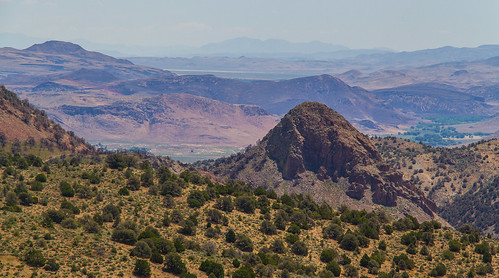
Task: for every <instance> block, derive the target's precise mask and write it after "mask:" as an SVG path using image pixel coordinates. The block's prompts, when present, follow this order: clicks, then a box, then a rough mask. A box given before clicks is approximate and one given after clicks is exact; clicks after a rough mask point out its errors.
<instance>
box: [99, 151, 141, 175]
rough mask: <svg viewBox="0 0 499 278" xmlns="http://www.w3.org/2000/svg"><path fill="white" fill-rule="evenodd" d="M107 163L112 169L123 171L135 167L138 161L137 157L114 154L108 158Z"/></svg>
mask: <svg viewBox="0 0 499 278" xmlns="http://www.w3.org/2000/svg"><path fill="white" fill-rule="evenodd" d="M106 163H107V165H108V167H109V168H111V169H118V170H120V171H121V170H123V169H125V168H126V167H135V166H136V163H137V161H136V159H135V157H133V156H131V155H127V154H120V153H113V154H109V155H108V156H107V157H106Z"/></svg>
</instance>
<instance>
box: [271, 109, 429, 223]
mask: <svg viewBox="0 0 499 278" xmlns="http://www.w3.org/2000/svg"><path fill="white" fill-rule="evenodd" d="M262 144H264V145H265V151H266V152H267V155H268V157H269V158H270V159H272V160H274V161H275V162H276V164H277V167H278V168H279V171H280V172H281V173H282V177H283V178H284V179H285V180H293V179H296V178H298V177H299V175H300V174H301V173H303V172H305V171H311V172H313V173H315V174H316V175H317V178H318V179H319V180H326V179H332V180H333V181H336V180H337V179H338V178H340V177H344V178H347V179H348V181H349V183H350V186H349V188H348V189H347V191H346V194H347V195H348V196H349V197H351V198H354V199H362V198H364V196H365V195H366V194H365V190H368V189H370V190H371V191H372V201H373V202H374V203H377V204H382V205H385V206H396V205H397V197H399V196H400V197H404V198H407V199H409V200H412V201H413V202H415V203H417V204H418V205H419V206H421V207H422V208H423V209H424V210H425V211H426V212H427V213H429V214H432V211H435V210H436V206H435V204H434V203H433V202H431V201H430V200H428V199H426V198H425V197H424V195H423V194H422V193H421V192H420V191H419V190H418V189H417V188H416V187H415V186H413V185H412V184H410V183H409V182H407V181H404V180H403V178H402V173H400V172H397V171H394V170H391V169H390V167H389V166H388V165H387V164H386V163H384V162H383V160H382V158H381V155H380V154H379V153H378V151H377V150H376V148H375V147H374V145H373V144H372V143H371V141H370V140H369V138H367V137H366V136H365V135H363V134H362V133H360V132H359V131H357V130H356V129H355V128H354V127H353V126H352V125H351V124H350V123H349V122H348V121H347V120H345V118H343V117H342V116H341V115H340V114H338V113H337V112H335V111H334V110H332V109H331V108H329V107H327V106H326V105H323V104H320V103H317V102H305V103H302V104H300V105H298V106H296V107H295V108H293V109H292V110H291V111H289V113H288V114H286V115H285V116H284V118H283V119H282V120H281V122H280V123H279V124H278V125H277V126H276V127H275V128H273V129H272V130H271V131H270V132H269V133H268V134H267V136H265V137H264V138H263V140H262Z"/></svg>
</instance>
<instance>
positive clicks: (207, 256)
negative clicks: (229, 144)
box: [0, 151, 499, 278]
mask: <svg viewBox="0 0 499 278" xmlns="http://www.w3.org/2000/svg"><path fill="white" fill-rule="evenodd" d="M0 155H1V156H2V157H3V158H4V159H3V160H2V163H1V164H0V173H1V175H0V176H1V179H2V189H3V190H2V192H5V193H3V194H2V198H1V205H2V209H3V211H4V212H3V213H2V214H0V222H1V223H2V224H1V227H2V229H1V241H2V245H1V247H0V250H1V252H2V255H0V258H1V262H2V263H1V264H0V271H1V272H2V273H3V274H4V275H6V276H8V277H32V276H33V275H35V276H50V277H53V276H61V277H82V276H85V277H103V276H105V277H123V276H124V277H131V276H132V275H136V276H140V277H144V276H145V277H149V276H153V277H159V276H168V277H173V276H180V277H206V276H209V275H210V276H211V277H234V278H239V277H255V276H257V275H258V276H259V277H359V276H362V277H428V276H436V277H441V276H444V275H447V277H459V276H463V275H467V276H474V275H480V276H481V277H496V276H497V274H498V272H497V270H498V269H499V265H498V262H499V255H498V254H497V250H498V248H499V246H498V244H499V242H497V241H494V240H492V239H489V238H486V237H482V236H481V235H480V234H479V233H477V231H476V230H474V229H473V228H471V227H469V226H463V227H462V228H461V229H460V231H461V232H458V231H455V230H452V229H448V228H445V227H442V225H441V224H440V223H438V222H437V221H428V222H423V223H420V222H418V221H417V220H416V219H415V218H413V217H410V216H407V217H404V218H401V219H400V220H397V221H394V220H393V219H390V218H389V217H387V215H386V213H385V212H384V210H383V209H382V208H380V209H379V210H376V211H375V212H370V213H368V212H366V211H358V210H351V209H348V208H346V207H341V208H340V209H339V210H335V209H331V207H330V206H328V205H327V204H324V203H316V202H314V201H313V199H312V198H311V197H310V196H308V195H295V194H291V195H286V194H284V195H281V196H280V197H278V196H277V195H276V194H275V193H274V192H273V191H266V190H265V189H263V188H262V187H258V188H256V189H253V188H251V187H250V186H249V185H247V184H245V183H242V182H235V181H229V182H227V183H225V184H220V183H213V182H212V181H211V180H210V178H208V177H205V176H202V175H200V174H199V173H197V172H195V171H189V170H185V168H177V170H175V171H174V170H173V168H171V167H168V166H166V164H159V165H156V166H155V168H152V167H151V164H150V163H149V162H148V158H146V157H137V156H131V155H124V154H110V155H107V156H99V157H93V158H91V157H67V158H65V159H54V160H51V161H46V162H42V163H33V164H29V165H28V166H27V167H19V164H18V163H17V162H16V161H17V160H19V159H20V158H19V157H16V156H12V155H10V154H8V153H5V152H3V151H0ZM21 158H22V157H21ZM29 161H32V159H30V160H29ZM33 161H38V160H33ZM20 177H23V178H24V181H22V182H19V179H20Z"/></svg>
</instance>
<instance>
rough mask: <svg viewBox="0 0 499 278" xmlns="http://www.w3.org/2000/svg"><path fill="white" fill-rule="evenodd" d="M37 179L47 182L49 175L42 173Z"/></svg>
mask: <svg viewBox="0 0 499 278" xmlns="http://www.w3.org/2000/svg"><path fill="white" fill-rule="evenodd" d="M35 181H39V182H47V176H45V174H44V173H40V174H38V175H36V177H35Z"/></svg>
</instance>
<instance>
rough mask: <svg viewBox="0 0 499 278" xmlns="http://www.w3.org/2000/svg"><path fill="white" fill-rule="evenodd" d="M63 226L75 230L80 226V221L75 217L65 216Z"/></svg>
mask: <svg viewBox="0 0 499 278" xmlns="http://www.w3.org/2000/svg"><path fill="white" fill-rule="evenodd" d="M61 226H62V227H63V228H66V229H71V230H74V229H76V228H78V222H76V220H74V219H73V218H65V219H64V220H62V222H61Z"/></svg>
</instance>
